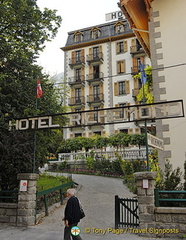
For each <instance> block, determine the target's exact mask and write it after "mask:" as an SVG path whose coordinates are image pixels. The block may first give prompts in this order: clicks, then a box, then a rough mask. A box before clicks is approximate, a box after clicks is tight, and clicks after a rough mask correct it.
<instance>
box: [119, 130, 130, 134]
mask: <svg viewBox="0 0 186 240" xmlns="http://www.w3.org/2000/svg"><path fill="white" fill-rule="evenodd" d="M120 132H121V133H126V134H128V129H120Z"/></svg>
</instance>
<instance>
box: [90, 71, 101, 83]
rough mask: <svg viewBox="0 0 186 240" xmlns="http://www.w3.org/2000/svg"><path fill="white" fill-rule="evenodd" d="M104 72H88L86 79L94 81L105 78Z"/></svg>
mask: <svg viewBox="0 0 186 240" xmlns="http://www.w3.org/2000/svg"><path fill="white" fill-rule="evenodd" d="M103 77H104V74H103V73H102V72H97V73H91V74H87V77H86V81H87V82H94V81H98V80H103Z"/></svg>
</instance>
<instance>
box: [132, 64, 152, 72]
mask: <svg viewBox="0 0 186 240" xmlns="http://www.w3.org/2000/svg"><path fill="white" fill-rule="evenodd" d="M143 66H144V68H146V67H148V66H149V65H147V64H146V65H143ZM139 72H140V66H139V65H136V66H133V67H131V73H132V74H137V73H139Z"/></svg>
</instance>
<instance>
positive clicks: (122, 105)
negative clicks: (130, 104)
mask: <svg viewBox="0 0 186 240" xmlns="http://www.w3.org/2000/svg"><path fill="white" fill-rule="evenodd" d="M125 106H126V103H120V104H119V107H125ZM119 117H120V118H124V109H121V111H120V114H119Z"/></svg>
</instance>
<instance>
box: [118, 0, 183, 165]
mask: <svg viewBox="0 0 186 240" xmlns="http://www.w3.org/2000/svg"><path fill="white" fill-rule="evenodd" d="M120 7H121V9H122V11H123V12H124V14H125V16H126V17H127V19H128V21H129V22H130V25H131V26H133V27H134V28H135V29H140V28H141V30H142V31H137V30H134V31H135V32H136V36H138V38H139V41H140V42H141V44H142V45H144V46H145V47H146V49H147V52H149V55H150V56H151V62H152V69H153V91H154V98H155V101H156V102H158V101H169V100H178V99H182V100H183V102H184V111H185V110H186V108H185V103H186V94H185V89H186V81H185V71H186V61H185V60H186V58H185V56H186V48H185V47H184V43H185V37H186V28H185V21H186V15H185V11H186V1H181V0H176V1H175V0H163V1H161V0H139V1H138V0H131V1H128V0H120ZM137 19H138V20H137ZM143 30H145V31H143ZM156 131H157V136H158V137H159V138H161V139H163V140H164V151H159V161H160V164H161V166H162V168H163V167H164V161H165V159H169V160H170V162H171V164H172V165H173V168H176V167H180V168H183V166H184V162H185V160H186V119H185V117H183V118H179V119H176V118H175V119H171V120H170V119H169V120H168V119H167V120H159V121H157V122H156Z"/></svg>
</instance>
